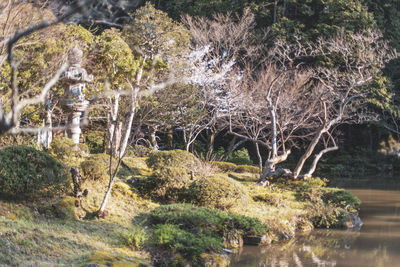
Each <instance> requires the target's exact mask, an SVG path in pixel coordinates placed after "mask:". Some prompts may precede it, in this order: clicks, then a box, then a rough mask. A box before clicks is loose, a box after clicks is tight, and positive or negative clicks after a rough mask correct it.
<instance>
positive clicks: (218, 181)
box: [188, 175, 250, 210]
mask: <svg viewBox="0 0 400 267" xmlns="http://www.w3.org/2000/svg"><path fill="white" fill-rule="evenodd" d="M188 195H189V196H191V199H192V201H193V202H194V203H196V204H198V205H201V206H205V207H209V208H217V209H222V210H226V209H229V208H231V207H232V206H240V205H246V204H248V203H249V201H250V197H249V196H248V193H247V191H246V188H245V187H243V186H242V185H241V184H240V183H239V182H237V181H235V180H233V179H231V178H229V177H226V176H223V175H216V176H212V177H208V178H204V179H199V180H197V181H195V182H194V183H193V184H192V185H190V187H189V190H188Z"/></svg>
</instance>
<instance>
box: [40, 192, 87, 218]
mask: <svg viewBox="0 0 400 267" xmlns="http://www.w3.org/2000/svg"><path fill="white" fill-rule="evenodd" d="M77 206H79V199H78V198H74V197H70V196H66V197H63V198H61V199H59V200H56V201H55V202H50V203H46V204H44V205H42V206H39V207H38V208H37V209H38V211H39V213H40V214H42V215H45V216H46V217H48V218H58V219H64V220H76V219H78V216H77V214H76V207H77Z"/></svg>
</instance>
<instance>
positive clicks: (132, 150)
mask: <svg viewBox="0 0 400 267" xmlns="http://www.w3.org/2000/svg"><path fill="white" fill-rule="evenodd" d="M154 152H155V151H154V149H151V148H148V147H145V146H142V145H134V146H129V147H128V148H127V150H126V153H125V156H126V157H148V156H150V154H151V153H154Z"/></svg>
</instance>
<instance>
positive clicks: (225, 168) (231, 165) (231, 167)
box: [212, 161, 237, 172]
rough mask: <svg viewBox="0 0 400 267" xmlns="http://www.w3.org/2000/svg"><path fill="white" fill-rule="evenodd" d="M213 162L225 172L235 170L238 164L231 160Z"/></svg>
mask: <svg viewBox="0 0 400 267" xmlns="http://www.w3.org/2000/svg"><path fill="white" fill-rule="evenodd" d="M212 164H213V165H214V166H216V167H218V169H220V170H221V171H223V172H235V171H236V168H237V165H236V164H234V163H231V162H225V161H214V162H212Z"/></svg>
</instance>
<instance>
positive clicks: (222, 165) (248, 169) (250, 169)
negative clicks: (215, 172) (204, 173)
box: [212, 161, 260, 174]
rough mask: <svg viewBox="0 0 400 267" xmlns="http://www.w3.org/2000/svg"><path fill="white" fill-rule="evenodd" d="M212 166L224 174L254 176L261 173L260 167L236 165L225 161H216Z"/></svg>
mask: <svg viewBox="0 0 400 267" xmlns="http://www.w3.org/2000/svg"><path fill="white" fill-rule="evenodd" d="M212 164H213V165H214V166H216V167H217V168H218V169H220V170H221V171H223V172H236V173H253V174H259V173H260V170H259V168H258V167H256V166H251V165H236V164H234V163H231V162H225V161H214V162H212Z"/></svg>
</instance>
